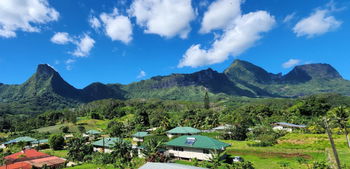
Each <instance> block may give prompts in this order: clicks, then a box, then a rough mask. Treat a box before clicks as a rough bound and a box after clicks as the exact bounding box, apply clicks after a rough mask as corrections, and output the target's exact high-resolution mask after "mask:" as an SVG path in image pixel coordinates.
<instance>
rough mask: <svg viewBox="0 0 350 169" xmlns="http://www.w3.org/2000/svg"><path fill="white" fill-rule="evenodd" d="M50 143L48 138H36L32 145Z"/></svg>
mask: <svg viewBox="0 0 350 169" xmlns="http://www.w3.org/2000/svg"><path fill="white" fill-rule="evenodd" d="M48 143H49V140H48V139H42V140H35V141H32V142H31V144H32V146H39V145H43V144H48Z"/></svg>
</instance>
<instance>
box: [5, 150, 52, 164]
mask: <svg viewBox="0 0 350 169" xmlns="http://www.w3.org/2000/svg"><path fill="white" fill-rule="evenodd" d="M49 156H50V155H48V154H45V153H42V152H39V151H36V150H35V149H29V150H23V151H20V152H18V153H14V154H11V155H9V156H6V157H4V159H6V160H9V161H12V162H16V161H17V162H19V161H27V160H31V159H38V158H44V157H49Z"/></svg>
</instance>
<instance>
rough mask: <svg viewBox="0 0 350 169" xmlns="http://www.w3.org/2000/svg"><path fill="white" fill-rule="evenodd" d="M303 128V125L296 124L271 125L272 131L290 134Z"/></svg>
mask: <svg viewBox="0 0 350 169" xmlns="http://www.w3.org/2000/svg"><path fill="white" fill-rule="evenodd" d="M305 127H306V126H305V125H298V124H292V123H286V122H276V123H273V127H272V129H273V130H274V131H287V132H292V131H293V129H302V128H305Z"/></svg>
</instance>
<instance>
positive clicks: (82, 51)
mask: <svg viewBox="0 0 350 169" xmlns="http://www.w3.org/2000/svg"><path fill="white" fill-rule="evenodd" d="M75 44H76V45H77V48H76V49H75V50H74V51H73V52H72V55H74V56H76V57H86V56H88V55H89V53H90V50H91V49H92V48H93V47H94V44H95V40H93V39H92V38H91V37H90V36H89V35H87V34H85V35H84V36H83V37H82V38H80V40H79V41H78V42H75Z"/></svg>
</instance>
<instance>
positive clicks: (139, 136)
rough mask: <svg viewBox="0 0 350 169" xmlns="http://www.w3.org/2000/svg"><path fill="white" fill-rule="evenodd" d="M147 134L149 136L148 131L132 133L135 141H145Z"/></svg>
mask: <svg viewBox="0 0 350 169" xmlns="http://www.w3.org/2000/svg"><path fill="white" fill-rule="evenodd" d="M146 136H149V134H148V132H137V133H135V134H133V135H132V140H133V141H135V142H143V139H144V138H145V137H146Z"/></svg>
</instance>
